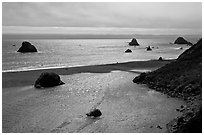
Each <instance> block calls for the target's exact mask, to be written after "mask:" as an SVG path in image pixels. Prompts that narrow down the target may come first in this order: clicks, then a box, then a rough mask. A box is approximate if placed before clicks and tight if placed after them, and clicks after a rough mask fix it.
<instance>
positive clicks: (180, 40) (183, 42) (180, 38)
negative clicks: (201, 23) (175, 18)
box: [174, 37, 192, 45]
mask: <svg viewBox="0 0 204 135" xmlns="http://www.w3.org/2000/svg"><path fill="white" fill-rule="evenodd" d="M174 44H187V45H192V43H191V42H188V41H186V40H185V39H184V38H183V37H178V38H177V39H176V40H175V42H174Z"/></svg>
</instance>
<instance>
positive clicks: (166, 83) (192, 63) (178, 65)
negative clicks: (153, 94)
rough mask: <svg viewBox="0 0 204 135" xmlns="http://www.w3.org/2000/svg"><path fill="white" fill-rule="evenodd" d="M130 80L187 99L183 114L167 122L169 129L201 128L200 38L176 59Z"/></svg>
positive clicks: (195, 129) (182, 130)
mask: <svg viewBox="0 0 204 135" xmlns="http://www.w3.org/2000/svg"><path fill="white" fill-rule="evenodd" d="M133 82H135V83H142V84H147V86H148V87H150V88H153V89H155V90H157V91H161V92H163V93H166V94H168V95H169V96H171V97H178V98H182V99H184V100H185V101H186V102H187V103H188V107H187V108H185V111H184V114H183V116H182V117H180V118H178V119H176V120H174V122H171V123H169V124H168V125H167V126H168V128H169V132H201V131H202V118H201V117H202V115H201V114H202V113H201V111H202V109H201V107H202V105H201V100H202V99H201V97H202V96H201V93H202V39H201V40H199V41H198V42H197V43H196V44H195V45H193V46H192V47H191V48H189V49H188V50H186V51H185V52H184V53H182V54H181V55H180V56H179V57H178V58H177V60H175V61H173V62H171V63H170V64H167V65H165V66H163V67H161V68H159V69H158V70H155V71H153V72H149V73H142V74H141V75H140V76H138V77H135V79H134V80H133ZM195 124H196V127H195V126H194V125H195ZM189 127H193V128H189Z"/></svg>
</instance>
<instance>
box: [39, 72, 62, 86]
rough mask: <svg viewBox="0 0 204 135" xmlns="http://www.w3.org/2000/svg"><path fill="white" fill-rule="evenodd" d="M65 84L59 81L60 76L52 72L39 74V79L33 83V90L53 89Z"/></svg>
mask: <svg viewBox="0 0 204 135" xmlns="http://www.w3.org/2000/svg"><path fill="white" fill-rule="evenodd" d="M62 84H65V83H64V82H62V81H61V80H60V76H59V75H58V74H56V73H53V72H44V73H41V75H40V77H39V78H38V79H37V80H36V81H35V88H45V87H54V86H58V85H62Z"/></svg>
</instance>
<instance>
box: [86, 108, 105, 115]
mask: <svg viewBox="0 0 204 135" xmlns="http://www.w3.org/2000/svg"><path fill="white" fill-rule="evenodd" d="M86 115H87V116H90V117H99V116H101V115H102V113H101V111H100V110H99V109H93V110H92V111H90V112H89V113H87V114H86Z"/></svg>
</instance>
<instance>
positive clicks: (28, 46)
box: [17, 41, 37, 53]
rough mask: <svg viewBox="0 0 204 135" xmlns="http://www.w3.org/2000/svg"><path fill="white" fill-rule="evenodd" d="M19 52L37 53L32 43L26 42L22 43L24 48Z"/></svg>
mask: <svg viewBox="0 0 204 135" xmlns="http://www.w3.org/2000/svg"><path fill="white" fill-rule="evenodd" d="M17 52H21V53H27V52H37V49H36V48H35V46H34V45H32V44H31V43H30V42H27V41H24V42H23V43H22V46H21V47H20V48H19V49H18V51H17Z"/></svg>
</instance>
